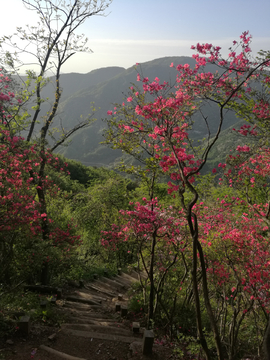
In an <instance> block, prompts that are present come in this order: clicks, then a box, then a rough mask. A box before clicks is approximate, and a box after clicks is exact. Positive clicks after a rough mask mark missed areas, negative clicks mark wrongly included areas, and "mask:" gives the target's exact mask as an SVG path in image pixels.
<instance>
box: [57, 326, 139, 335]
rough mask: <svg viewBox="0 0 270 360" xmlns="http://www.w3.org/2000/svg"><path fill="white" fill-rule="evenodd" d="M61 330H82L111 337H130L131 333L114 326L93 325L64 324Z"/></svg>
mask: <svg viewBox="0 0 270 360" xmlns="http://www.w3.org/2000/svg"><path fill="white" fill-rule="evenodd" d="M61 329H62V330H63V329H72V330H83V331H92V332H98V333H105V334H111V335H122V336H132V332H131V331H130V330H127V329H125V328H122V327H118V326H115V324H111V325H94V324H74V323H65V324H62V325H61Z"/></svg>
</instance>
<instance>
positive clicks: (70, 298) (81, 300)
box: [66, 295, 101, 306]
mask: <svg viewBox="0 0 270 360" xmlns="http://www.w3.org/2000/svg"><path fill="white" fill-rule="evenodd" d="M66 300H67V301H71V302H79V303H83V304H88V305H95V306H101V304H100V302H99V303H98V302H97V301H94V300H91V299H87V298H85V297H82V296H79V295H76V296H75V295H68V296H67V297H66Z"/></svg>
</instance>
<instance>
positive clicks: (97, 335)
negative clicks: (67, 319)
mask: <svg viewBox="0 0 270 360" xmlns="http://www.w3.org/2000/svg"><path fill="white" fill-rule="evenodd" d="M62 332H63V333H67V334H69V335H72V336H78V337H84V338H88V339H89V338H90V339H91V338H93V339H101V340H108V341H115V342H117V341H119V342H124V343H129V344H130V343H132V342H133V341H138V338H137V337H135V336H134V337H133V336H123V335H112V334H104V333H99V332H94V331H82V330H73V329H68V328H65V329H63V330H62ZM140 342H141V343H142V341H140Z"/></svg>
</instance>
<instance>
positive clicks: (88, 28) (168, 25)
mask: <svg viewBox="0 0 270 360" xmlns="http://www.w3.org/2000/svg"><path fill="white" fill-rule="evenodd" d="M31 1H33V0H31ZM52 1H53V2H55V1H59V0H52ZM68 1H70V0H68ZM1 13H2V14H5V16H3V15H2V16H1V25H0V37H1V36H4V35H11V34H13V33H14V32H15V31H16V27H17V26H21V27H24V26H25V25H26V24H29V25H35V24H36V22H37V20H38V18H37V15H36V14H35V12H33V11H29V10H27V9H26V8H25V7H24V6H23V3H22V0H6V1H4V0H2V2H1ZM269 18H270V1H269V0H226V1H224V0H223V1H221V0H113V1H112V3H111V4H110V6H109V7H108V9H107V11H106V16H95V17H91V18H89V19H88V20H86V22H85V23H84V24H83V25H82V26H81V27H80V28H79V29H78V30H77V33H78V34H81V33H84V34H85V35H86V36H87V37H88V39H89V40H88V46H89V47H90V48H91V50H92V51H93V53H91V54H90V53H81V54H75V55H74V56H73V57H71V58H70V59H69V60H68V61H67V62H66V64H65V66H64V68H63V72H65V73H67V72H79V73H88V72H90V71H92V70H94V69H98V68H102V67H108V66H121V67H124V68H129V67H131V66H133V65H135V64H136V63H143V62H146V61H150V60H153V59H157V58H161V57H165V56H192V54H193V53H194V51H193V50H191V49H190V47H191V45H196V44H197V43H198V42H200V43H206V42H207V43H212V44H213V45H217V46H221V47H222V51H223V54H224V55H225V54H226V53H227V50H228V48H229V47H230V46H231V45H232V41H233V40H238V39H239V36H240V35H241V33H242V32H243V31H247V30H249V32H250V34H251V35H252V37H253V41H252V44H251V48H252V50H253V51H254V54H256V53H257V52H258V51H259V50H261V49H263V50H270V26H269ZM23 59H25V61H30V59H28V58H26V57H24V58H23ZM30 67H31V66H30V65H29V66H28V68H30Z"/></svg>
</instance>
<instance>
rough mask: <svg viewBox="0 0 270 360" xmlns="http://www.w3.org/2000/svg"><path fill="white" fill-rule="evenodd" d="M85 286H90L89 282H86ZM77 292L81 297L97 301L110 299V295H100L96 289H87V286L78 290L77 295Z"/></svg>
mask: <svg viewBox="0 0 270 360" xmlns="http://www.w3.org/2000/svg"><path fill="white" fill-rule="evenodd" d="M85 286H88V284H85ZM76 294H78V295H79V296H81V297H85V298H89V299H92V300H94V301H97V302H99V301H107V300H108V299H109V297H105V296H101V295H99V294H98V293H97V291H96V290H93V289H87V288H84V289H81V290H80V291H77V290H76V291H75V295H76Z"/></svg>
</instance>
